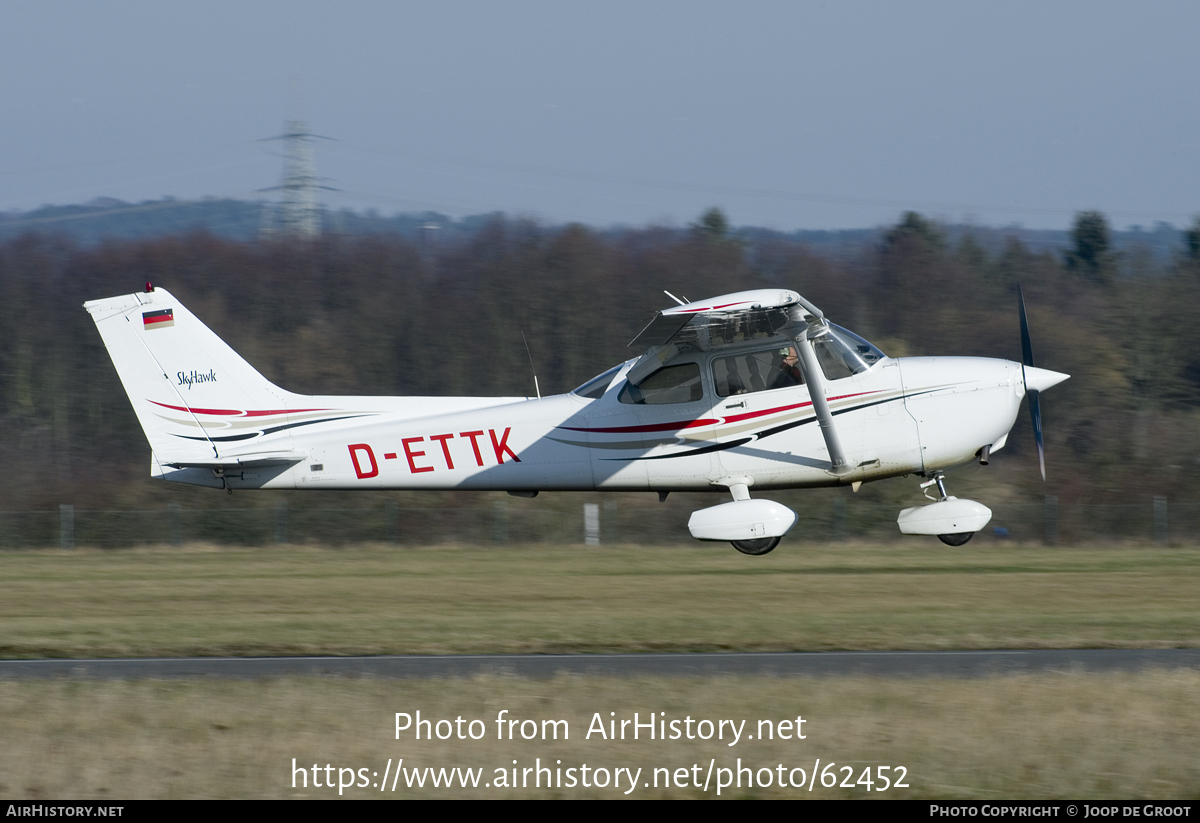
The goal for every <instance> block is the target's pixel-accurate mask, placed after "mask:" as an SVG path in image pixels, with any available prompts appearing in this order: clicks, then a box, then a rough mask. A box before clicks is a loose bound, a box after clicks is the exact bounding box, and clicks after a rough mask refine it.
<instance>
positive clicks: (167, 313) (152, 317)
mask: <svg viewBox="0 0 1200 823" xmlns="http://www.w3.org/2000/svg"><path fill="white" fill-rule="evenodd" d="M174 325H175V312H174V310H173V309H163V310H162V311H144V312H142V327H143V328H145V329H165V328H167V327H168V326H174Z"/></svg>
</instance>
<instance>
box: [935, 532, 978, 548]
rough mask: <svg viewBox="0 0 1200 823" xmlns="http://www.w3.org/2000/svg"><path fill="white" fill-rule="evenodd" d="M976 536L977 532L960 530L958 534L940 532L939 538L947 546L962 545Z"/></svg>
mask: <svg viewBox="0 0 1200 823" xmlns="http://www.w3.org/2000/svg"><path fill="white" fill-rule="evenodd" d="M974 536H975V532H959V533H957V534H939V535H938V540H941V541H942V542H943V543H945V544H946V545H947V546H961V545H963V544H964V543H966V542H967V541H968V540H970V539H971V538H972V537H974Z"/></svg>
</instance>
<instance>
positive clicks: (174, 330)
mask: <svg viewBox="0 0 1200 823" xmlns="http://www.w3.org/2000/svg"><path fill="white" fill-rule="evenodd" d="M146 286H147V288H146V291H145V292H144V293H137V294H127V295H124V296H121V297H112V298H108V299H105V300H94V301H91V302H88V303H87V304H85V308H86V309H87V310H88V311H89V312H90V313H91V315H92V318H93V319H94V320H95V322H96V327H97V328H98V329H99V330H100V335H101V336H102V337H103V338H104V344H105V345H106V346H107V347H108V352H109V355H110V356H111V357H112V360H113V364H114V365H115V366H116V369H117V373H118V375H119V376H120V378H121V382H122V384H123V385H124V387H125V391H126V392H127V393H128V395H129V399H130V401H131V402H132V403H133V408H134V411H135V412H136V413H137V416H138V420H139V421H140V422H141V424H142V428H143V429H144V430H145V432H146V437H147V439H149V441H150V446H151V449H152V451H153V453H152V455H151V459H150V471H151V474H152V475H153V476H154V477H157V478H161V479H164V480H173V481H176V482H180V483H192V484H195V485H200V486H212V487H215V488H225V489H230V490H232V489H473V490H496V491H507V492H509V493H510V494H514V495H517V496H523V497H533V496H534V495H536V494H537V493H538V492H539V491H581V490H589V491H590V490H601V491H608V490H611V491H653V492H658V493H659V495H660V496H665V495H666V494H667V493H668V492H671V491H709V490H717V489H726V490H728V492H729V493H730V494H731V495H732V497H733V501H732V502H728V503H724V504H721V505H717V506H713V507H710V508H705V509H701V510H699V511H697V512H694V513H693V514H692V516H691V519H690V521H689V522H688V529H689V531H690V532H691V534H692V536H693V537H696V538H698V539H700V540H720V541H725V540H727V541H730V542H731V543H733V545H734V547H735V548H737V549H738V550H739V551H741V552H744V553H746V554H766V553H767V552H769V551H771V550H772V549H773V548H775V546H776V545H777V544H778V543H779V540H780V538H781V537H782V536H783V535H785V534H787V532H788V531H789V530H790V529H791V528H792V526H794V525H795V523H796V514H795V512H793V511H792V510H791V509H788V508H786V507H785V506H782V505H780V504H778V503H775V502H772V501H770V500H765V499H761V498H751V496H750V492H751V490H753V491H754V492H755V493H758V492H760V491H769V490H771V489H787V488H801V487H815V486H838V485H851V486H853V487H854V489H855V490H857V489H858V486H859V484H861V483H866V482H870V481H873V480H882V479H884V478H887V477H895V476H898V475H908V474H918V475H921V476H922V477H923V478H925V479H926V482H925V483H923V484H922V488H923V489H929V488H931V487H933V486H935V485H936V487H937V490H938V492H939V494H938V496H937V497H936V498H935V497H931V496H930V495H929V493H928V491H927V492H926V497H929V498H930V500H932V501H934V502H932V503H930V504H928V505H923V506H917V507H914V508H909V509H905V510H904V511H902V512H901V513H900V516H899V518H898V523H899V526H900V531H901V532H903V533H905V534H929V535H937V536H938V537H940V538H941V539H942V541H943V542H945V543H947V544H949V545H954V546H957V545H962V544H963V543H965V542H966V541H967V540H969V539H970V538H971V536H972V535H973V534H974V533H975V532H977V531H979V530H980V529H982V528H983V527H984V526H985V525H987V522H988V521H989V520H990V519H991V511H990V510H989V509H988V508H987V507H986V506H984V505H982V504H980V503H977V502H975V501H973V500H960V499H958V498H955V497H952V496H949V495H948V494H947V493H946V489H945V483H944V479H943V475H942V472H943V470H944V469H947V468H949V467H952V466H956V465H961V464H965V463H969V462H972V461H976V460H978V461H979V462H981V463H986V462H987V461H988V456H989V454H990V453H991V452H994V451H996V450H997V449H1000V448H1001V447H1003V446H1004V443H1005V441H1006V439H1007V438H1008V433H1009V430H1010V429H1011V428H1012V426H1013V423H1014V422H1015V421H1016V416H1017V411H1018V407H1019V405H1020V403H1021V398H1022V397H1024V396H1025V395H1026V394H1028V395H1029V396H1030V410H1031V412H1032V414H1033V419H1034V431H1035V434H1036V435H1037V441H1038V451H1039V457H1040V456H1041V451H1042V438H1041V419H1040V412H1039V407H1038V403H1037V393H1038V392H1040V391H1044V390H1045V389H1048V388H1050V387H1051V386H1054V385H1055V384H1057V383H1059V382H1061V381H1063V380H1065V379H1066V378H1067V375H1065V374H1060V373H1058V372H1053V371H1048V370H1045V369H1038V368H1034V367H1033V356H1032V351H1031V348H1030V345H1029V334H1028V328H1027V323H1026V320H1025V310H1024V303H1023V301H1022V305H1021V331H1022V343H1023V349H1024V361H1025V362H1024V364H1022V363H1014V362H1008V361H1005V360H992V359H986V358H979V357H907V358H899V359H893V358H890V357H887V356H886V355H884V354H883V352H881V351H879V349H877V348H876V347H875V346H873V345H871V344H870V343H868V342H867V341H866V340H864V339H862V338H861V337H859V336H857V335H855V334H852V333H851V332H849V331H847V330H845V329H843V328H840V327H839V326H835V325H833V324H832V323H830V322H828V321H827V320H826V319H825V316H824V314H822V312H821V311H820V309H818V308H817V307H816V306H814V305H812V303H810V302H809V301H807V300H805V299H804V298H803V297H801V296H800V295H799V294H797V293H796V292H794V291H788V290H785V289H777V290H776V289H762V290H756V291H744V292H738V293H735V294H726V295H722V296H720V297H716V298H713V299H711V300H703V301H700V302H697V303H686V304H684V303H683V301H677V302H679V303H681V305H678V306H676V307H674V308H670V309H667V310H665V311H661V312H658V313H657V314H656V315H655V317H654V319H653V320H652V321H651V322H650V324H649V325H648V326H647V327H646V328H645V329H644V330H643V331H642V332H641V334H639V335H638V336H637V337H636V338H635V339H634V341H633V343H631V344H630V345H631V346H636V347H638V348H640V349H644V353H643V354H641V355H640V356H638V357H634V358H633V359H631V360H628V361H626V362H624V363H622V364H621V365H619V366H614V367H613V368H611V369H609V370H608V371H606V372H604V373H603V374H600V375H597V376H596V377H594V378H592V379H591V380H589V381H587V382H586V383H584V384H583V385H582V386H580V387H579V388H577V389H575V390H574V391H572V392H569V393H568V394H562V395H557V396H554V397H537V398H530V397H335V396H307V395H299V394H293V393H291V392H289V391H285V390H284V389H281V388H279V387H278V386H275V385H274V384H272V383H271V382H270V381H268V380H267V379H266V378H265V377H263V376H262V375H261V374H259V373H258V371H256V370H255V369H254V367H253V366H251V365H250V364H249V363H247V362H246V361H245V360H243V359H242V358H241V357H239V356H238V355H237V353H236V352H234V351H233V349H231V348H230V347H229V346H228V345H226V344H225V343H224V342H223V341H222V340H221V339H220V338H219V337H217V336H216V335H215V334H214V333H213V332H212V331H210V330H209V329H208V327H207V326H205V325H204V324H203V323H201V322H200V321H199V320H198V319H197V318H196V317H195V316H194V315H193V314H192V313H191V312H189V311H188V310H187V309H186V308H184V306H183V305H182V304H181V303H180V302H179V301H178V300H177V299H175V298H174V297H172V296H171V295H170V294H169V293H167V292H166V291H165V290H163V289H155V288H153V287H152V286H151V285H150V284H149V283H147V284H146ZM1042 476H1043V478H1044V477H1045V467H1044V462H1043V468H1042Z"/></svg>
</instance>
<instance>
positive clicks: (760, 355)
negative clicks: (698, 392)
mask: <svg viewBox="0 0 1200 823" xmlns="http://www.w3.org/2000/svg"><path fill="white" fill-rule="evenodd" d="M796 361H797V357H796V347H795V346H782V347H779V348H774V349H767V350H766V351H756V352H751V353H750V354H730V355H725V356H723V357H716V358H713V361H712V371H713V383H714V384H715V385H716V387H717V395H718V396H720V397H729V396H731V395H735V394H750V393H752V392H759V391H769V390H771V389H786V388H790V387H792V386H802V385H804V377H803V376H802V375H801V373H800V368H799V366H798V364H797V362H796Z"/></svg>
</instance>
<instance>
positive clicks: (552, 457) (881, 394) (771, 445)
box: [154, 343, 1025, 491]
mask: <svg viewBox="0 0 1200 823" xmlns="http://www.w3.org/2000/svg"><path fill="white" fill-rule="evenodd" d="M762 348H763V344H762V343H759V344H758V345H757V346H756V345H754V344H753V343H751V344H748V345H746V346H743V347H737V348H734V349H732V350H730V349H722V350H721V351H720V352H718V353H716V354H710V353H704V352H693V353H691V354H690V355H686V354H685V355H683V356H682V357H680V358H677V359H676V360H673V361H671V362H672V363H673V364H674V363H679V362H684V363H694V364H695V365H696V366H697V367H698V368H699V375H700V380H701V384H702V387H701V390H700V391H699V393H698V394H699V397H698V398H697V399H690V398H688V399H685V400H683V401H682V402H669V403H663V404H657V405H645V404H636V403H631V402H628V397H627V396H623V395H622V389H623V387H624V385H625V383H626V380H625V374H626V373H627V372H628V370H629V368H630V367H631V366H632V364H633V363H634V361H632V360H631V361H629V362H627V363H625V364H624V365H623V366H622V367H621V368H620V370H619V371H618V372H617V373H616V375H615V376H614V377H613V378H612V380H611V383H610V384H609V386H608V388H607V390H606V391H604V393H603V394H602V395H600V396H598V397H595V398H594V399H593V398H587V397H582V396H580V395H578V394H574V393H570V394H563V395H556V396H552V397H546V398H541V399H538V398H444V399H443V398H413V397H403V398H386V397H376V398H367V397H321V396H315V397H302V396H298V395H292V396H291V397H290V398H288V401H289V402H287V403H286V404H285V405H287V406H289V407H290V408H289V409H276V410H265V411H266V412H267V413H266V414H264V413H263V412H264V410H261V409H204V408H202V407H196V406H191V405H189V406H187V411H186V413H184V412H182V411H180V410H176V417H177V422H178V424H179V425H180V426H182V427H185V428H190V429H192V430H193V431H194V432H195V435H199V434H200V433H201V432H203V433H204V436H205V437H206V438H208V439H211V440H212V441H213V444H214V446H215V448H216V450H217V451H218V453H219V455H220V457H221V458H223V459H229V458H234V457H237V456H239V455H246V456H248V457H251V458H252V457H253V456H254V455H256V454H261V453H263V452H266V451H269V452H270V453H272V454H277V455H278V454H280V453H285V452H293V453H295V455H296V456H297V458H301V457H302V458H303V459H299V460H298V462H295V463H292V464H291V465H283V464H280V465H267V466H253V465H250V466H247V467H246V468H243V469H238V470H232V469H226V470H224V471H223V472H214V471H213V470H211V469H208V468H195V467H191V468H182V469H176V468H173V467H171V466H170V465H166V464H163V463H160V462H159V461H158V460H157V459H156V460H155V462H154V469H155V471H154V473H155V474H156V475H157V476H160V477H162V478H164V479H168V480H176V481H180V482H185V483H194V484H198V485H205V486H214V487H227V488H234V489H236V488H288V489H367V488H373V489H426V490H439V489H459V490H472V489H474V490H503V491H543V490H576V491H584V490H609V491H684V490H690V491H707V490H712V491H720V490H723V489H724V486H725V485H728V478H731V477H745V478H749V480H750V484H751V485H753V487H754V488H755V489H756V490H760V489H782V488H802V487H817V486H833V485H845V484H849V483H854V482H869V481H873V480H880V479H883V478H887V477H894V476H898V475H905V474H913V473H923V472H930V471H934V470H937V469H944V468H948V467H951V466H955V465H959V464H963V463H967V462H970V461H972V460H974V459H975V458H976V456H977V455H978V453H979V451H980V449H981V448H983V447H985V446H988V447H990V448H991V450H992V451H995V450H997V449H999V448H1000V447H1002V446H1003V445H1004V441H1005V439H1006V437H1007V433H1008V431H1009V430H1010V429H1011V428H1012V426H1013V423H1014V422H1015V419H1016V415H1017V411H1018V407H1019V404H1020V401H1021V398H1022V397H1023V396H1024V392H1025V388H1024V384H1023V382H1022V377H1021V365H1020V364H1019V363H1013V362H1009V361H1004V360H995V359H989V358H965V357H916V358H912V357H910V358H900V359H893V358H884V359H882V360H879V361H878V362H876V363H874V364H873V365H872V367H871V368H869V369H868V370H866V371H864V372H862V373H859V374H854V375H851V376H847V377H844V378H842V379H836V380H829V381H827V382H826V384H825V391H826V395H827V398H828V401H829V406H830V409H831V410H832V412H833V414H834V415H835V418H836V421H837V426H838V431H839V433H840V435H841V439H842V442H843V447H844V449H845V450H846V452H847V455H848V457H849V462H850V464H851V465H852V470H851V471H849V472H848V473H845V474H842V475H839V476H835V475H834V474H832V473H831V472H830V471H829V469H830V460H829V454H828V451H827V449H826V444H825V441H824V440H823V438H822V436H821V433H820V431H819V429H818V427H817V425H815V423H816V417H815V415H814V411H813V408H812V403H811V400H810V398H809V393H808V388H807V387H806V386H804V385H794V386H788V387H781V388H775V389H769V388H764V389H762V390H758V391H746V392H739V393H732V392H728V387H726V396H720V393H719V386H718V382H719V381H718V378H717V370H718V368H719V364H718V362H717V361H719V360H721V359H723V358H725V359H728V358H730V357H731V356H738V355H739V354H741V353H742V352H752V351H754V350H755V349H762ZM184 394H185V398H186V390H185V391H184ZM297 400H299V401H301V402H299V403H297V402H295V401H297ZM239 425H240V426H241V428H237V426H239ZM195 435H194V436H195ZM238 438H241V439H238ZM197 439H199V438H198V437H197ZM721 481H725V482H724V483H722V482H721Z"/></svg>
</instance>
